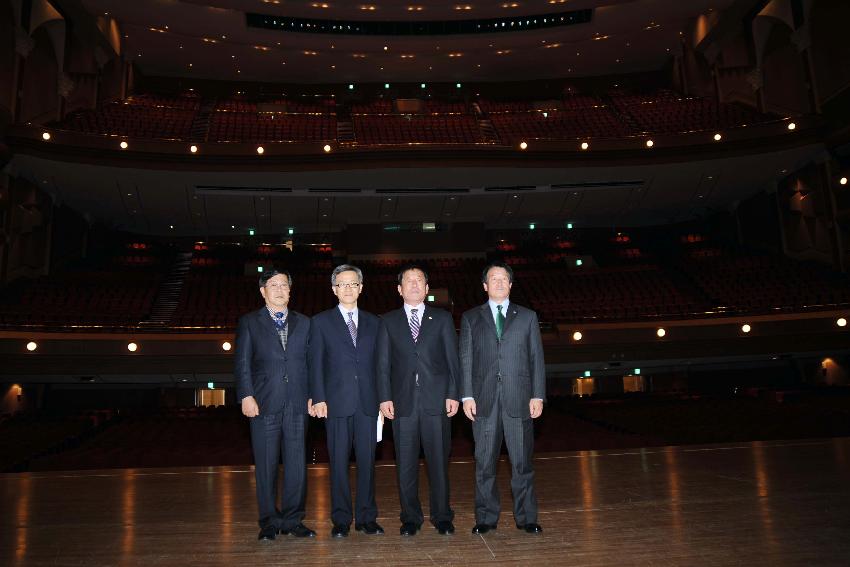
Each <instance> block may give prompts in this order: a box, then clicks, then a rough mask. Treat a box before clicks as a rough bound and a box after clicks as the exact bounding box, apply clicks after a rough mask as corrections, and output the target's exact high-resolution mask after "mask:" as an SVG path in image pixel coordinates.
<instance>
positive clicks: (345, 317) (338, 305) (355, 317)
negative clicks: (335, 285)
mask: <svg viewBox="0 0 850 567" xmlns="http://www.w3.org/2000/svg"><path fill="white" fill-rule="evenodd" d="M337 307H339V312H340V313H342V318H343V319H345V320H346V321H348V314H349V313H353V315H352V318H353V319H354V320H355V321H356V320H357V307H355V308H354V309H352V310H351V311H349V310H348V309H346V308H345V307H343V306H342V303H338V304H337Z"/></svg>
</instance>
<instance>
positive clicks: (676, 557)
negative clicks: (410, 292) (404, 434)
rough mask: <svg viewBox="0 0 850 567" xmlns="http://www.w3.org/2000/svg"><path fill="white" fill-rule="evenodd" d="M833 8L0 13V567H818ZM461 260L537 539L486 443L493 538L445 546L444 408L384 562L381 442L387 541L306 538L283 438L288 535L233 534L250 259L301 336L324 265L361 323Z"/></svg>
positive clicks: (47, 8) (247, 5)
mask: <svg viewBox="0 0 850 567" xmlns="http://www.w3.org/2000/svg"><path fill="white" fill-rule="evenodd" d="M847 22H850V2H846V1H835V0H689V1H681V0H517V1H511V0H508V1H502V0H464V1H460V2H438V1H436V0H409V1H406V2H389V1H386V0H383V1H382V0H364V3H359V2H340V1H339V0H327V1H318V2H314V1H311V0H167V1H166V0H134V1H132V2H126V1H125V2H118V1H109V0H0V167H2V170H0V398H2V401H0V510H2V513H0V564H2V565H10V566H12V565H15V566H29V565H45V564H48V563H49V564H54V565H80V564H84V565H140V564H152V563H160V564H165V565H177V564H187V563H198V564H203V565H207V564H210V565H212V564H226V565H232V564H235V563H237V562H252V563H256V562H264V563H273V564H280V563H297V564H304V565H327V564H330V563H344V564H374V563H382V564H386V565H432V564H439V565H450V564H473V563H476V564H483V563H487V564H491V563H492V564H505V565H516V564H520V563H530V562H536V561H541V560H542V561H545V562H549V563H552V564H553V565H643V564H647V565H648V564H664V565H688V566H693V565H712V566H714V565H737V564H745V565H764V564H769V563H774V564H776V565H846V564H847V563H846V562H847V557H850V543H849V542H850V531H848V526H850V488H849V487H848V483H847V479H848V478H850V439H848V437H850V328H848V326H847V321H848V319H850V276H849V275H848V274H849V273H850V186H848V184H847V178H848V176H850V41H848V39H847V35H846V30H845V27H846V25H847ZM2 38H5V39H2ZM492 262H502V263H504V265H507V266H509V267H510V268H511V269H512V274H513V287H512V288H511V289H510V302H511V303H512V304H513V303H515V304H516V305H520V306H525V307H527V308H529V309H531V310H533V311H534V312H535V313H536V316H537V320H538V322H539V328H540V334H541V337H542V343H543V352H544V356H545V382H546V400H545V404H544V410H543V414H542V415H541V416H540V417H538V418H536V419H534V420H533V424H534V426H533V427H534V460H533V463H534V468H535V470H536V475H537V476H536V485H537V494H538V500H539V509H540V510H539V513H540V524H541V525H542V526H543V529H544V530H545V531H543V533H540V534H536V535H529V534H526V533H525V532H523V531H519V530H515V529H514V528H513V526H512V525H511V524H512V523H513V522H514V519H513V518H514V512H513V510H512V509H511V507H510V506H509V505H508V503H509V502H510V475H511V465H510V461H509V460H508V453H507V451H506V450H505V449H504V448H502V458H501V459H500V461H499V463H498V470H499V477H498V485H499V489H500V493H501V495H502V504H503V508H504V509H503V511H502V515H503V517H502V521H501V523H500V524H499V529H498V530H497V531H492V532H490V533H481V534H479V533H470V529H471V528H472V527H473V525H474V524H477V519H476V516H475V504H474V498H475V492H474V487H475V464H474V456H475V440H474V437H473V428H472V425H471V422H470V421H469V419H467V417H466V416H465V415H464V412H463V410H461V411H459V412H458V414H457V415H455V416H454V417H452V418H451V420H450V424H451V425H450V429H451V443H450V456H451V461H450V464H449V465H448V468H449V478H450V481H451V484H452V490H451V497H452V506H453V508H454V511H455V514H456V515H455V518H454V522H455V524H456V525H457V528H458V529H457V532H456V533H454V534H453V535H451V536H450V537H448V538H446V537H444V536H441V535H438V534H437V532H436V531H434V530H431V529H430V526H428V527H427V529H425V530H424V531H423V533H422V534H420V535H419V536H417V537H415V538H401V539H399V535H398V534H397V533H396V529H395V528H396V525H395V524H396V520H397V517H398V511H399V500H398V480H397V476H396V474H397V473H396V459H395V447H394V442H393V441H394V439H393V430H392V428H391V427H390V425H389V424H386V425H385V426H384V429H383V440H382V441H380V442H378V444H377V448H376V465H375V471H376V472H375V482H376V499H377V505H378V509H379V516H378V518H379V521H380V523H381V524H383V525H384V526H390V527H391V528H389V527H388V530H387V534H384V535H381V536H380V537H372V536H367V535H365V534H363V533H360V532H355V531H354V530H352V533H351V536H350V537H348V538H347V539H346V540H345V541H339V540H336V539H333V538H331V537H329V535H328V532H329V530H330V529H331V499H330V498H331V497H330V491H329V486H330V483H331V478H330V477H331V474H330V470H331V469H330V468H329V464H328V463H329V451H328V439H327V437H329V435H326V429H325V424H324V422H323V420H322V419H320V418H318V417H309V418H308V419H307V422H308V425H307V432H306V434H305V437H306V439H305V443H306V450H307V453H306V454H307V475H306V476H307V497H306V519H305V523H306V524H308V525H310V526H311V527H313V528H315V529H316V530H317V532H318V535H317V536H316V537H315V539H295V538H288V537H286V536H284V535H280V536H278V538H277V539H276V540H275V541H272V542H267V541H257V537H256V527H257V526H256V516H257V502H256V500H255V494H254V493H255V476H254V454H253V452H252V441H251V431H250V430H249V421H248V419H247V418H246V417H245V416H244V415H243V410H242V407H241V406H240V399H239V397H238V392H237V383H238V379H237V378H236V377H235V371H234V365H235V360H234V359H235V356H234V355H235V354H236V353H237V351H238V348H237V346H238V345H237V332H236V331H237V324H238V321H239V320H240V317H242V316H243V315H245V314H247V313H249V312H252V311H256V310H259V309H260V308H262V307H263V305H264V301H263V297H265V295H263V296H261V294H260V293H259V291H258V290H259V288H260V286H259V285H258V280H259V278H261V277H262V276H263V274H264V273H265V274H268V272H269V270H272V269H281V270H287V271H288V272H289V273H290V274H291V276H292V282H291V284H292V285H291V290H290V292H291V295H290V299H289V304H288V308H291V309H292V310H293V311H297V312H298V313H301V314H303V315H306V316H308V317H313V316H314V315H317V314H319V313H321V312H323V311H325V310H329V309H332V308H334V307H335V306H336V305H337V304H338V300H337V297H335V295H334V293H332V291H331V289H332V288H331V287H330V283H331V272H332V271H333V270H334V268H335V267H336V266H339V265H341V264H351V265H355V266H357V267H359V268H360V269H361V270H362V274H363V286H362V294H361V295H360V297H359V303H358V306H359V307H358V308H359V309H362V310H363V311H367V312H371V313H374V314H376V315H382V314H385V313H388V312H390V311H393V310H396V309H398V308H400V307H401V306H402V298H401V297H399V294H400V289H401V286H398V287H397V284H398V283H399V282H400V281H401V280H400V279H399V277H400V276H399V272H400V270H402V269H403V268H404V267H405V266H409V265H411V264H415V265H418V266H420V267H421V268H423V269H424V270H425V271H427V278H428V282H427V283H428V285H429V289H428V292H427V295H426V299H425V305H426V309H431V308H439V309H443V310H446V311H448V312H449V313H450V314H451V318H452V320H453V322H454V325H455V329H456V330H458V331H459V330H461V328H462V321H463V315H464V313H465V312H467V311H469V310H471V309H473V308H476V307H478V306H481V305H483V304H485V303H486V302H487V300H488V295H487V293H486V292H485V291H484V289H483V286H482V270H483V269H484V268H485V266H488V265H490V263H492ZM265 289H266V288H263V290H264V292H265ZM334 290H335V293H341V291H337V289H336V288H334ZM349 291H350V288H349ZM493 309H494V310H493V313H495V308H493ZM500 313H501V311H500ZM278 316H280V314H278ZM317 319H318V318H317ZM340 321H342V319H341V320H340ZM446 321H448V317H447V319H446ZM425 324H427V322H426V323H425ZM446 324H447V325H448V323H446ZM417 325H418V320H417ZM424 328H425V327H424V325H423V329H424ZM272 330H273V329H272ZM423 332H424V331H423ZM501 332H502V331H501V328H500V330H499V331H498V333H499V341H501V339H502V337H501ZM417 333H418V327H417ZM281 336H283V335H281ZM494 336H495V335H494ZM276 340H277V339H276V338H275V341H276ZM281 340H284V339H283V338H282V339H281ZM413 340H414V342H415V341H416V340H417V339H416V338H415V337H414V339H413ZM494 340H495V339H494ZM354 341H355V343H356V339H354ZM285 344H286V343H285V340H284V345H285ZM284 348H286V347H285V346H284ZM355 348H356V347H355ZM416 376H417V378H416V379H417V385H418V376H419V375H418V374H417V375H416ZM499 379H500V380H501V374H500V376H499ZM441 399H442V398H441ZM380 401H383V400H380ZM248 415H250V414H248ZM421 468H422V474H421V476H422V486H421V487H420V490H421V491H422V494H423V501H425V502H426V503H427V502H428V498H427V494H428V488H429V482H428V477H427V475H426V474H425V470H426V469H425V466H424V465H423V466H422V467H421ZM355 476H356V474H355V472H354V467H352V478H355ZM426 508H427V507H426ZM358 521H359V520H358ZM517 521H519V520H517ZM261 527H262V526H261ZM195 543H198V545H194V544H195Z"/></svg>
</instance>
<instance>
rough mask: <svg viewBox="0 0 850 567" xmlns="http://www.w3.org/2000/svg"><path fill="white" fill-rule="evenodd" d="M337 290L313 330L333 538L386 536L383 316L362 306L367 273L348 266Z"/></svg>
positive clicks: (337, 273) (313, 376) (314, 387)
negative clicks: (382, 513) (381, 461)
mask: <svg viewBox="0 0 850 567" xmlns="http://www.w3.org/2000/svg"><path fill="white" fill-rule="evenodd" d="M331 291H333V293H334V295H336V297H337V299H339V305H337V306H336V307H334V308H332V309H328V310H327V311H323V312H322V313H319V314H318V315H316V316H315V317H313V321H312V326H311V329H310V356H309V359H310V393H311V394H312V398H313V402H314V404H313V410H314V413H315V415H316V417H321V418H327V421H326V424H325V429H326V431H327V436H328V457H329V459H330V473H331V521H332V522H333V529H332V530H331V535H332V536H333V537H346V536H348V532H349V529H350V526H351V520H352V516H354V517H355V519H356V521H355V524H354V527H355V529H356V530H357V531H360V532H363V533H365V534H369V535H373V534H382V533H384V529H383V528H382V527H381V526H380V525H378V523H377V521H376V520H377V518H378V506H377V504H376V503H375V445H376V443H377V429H376V428H377V423H378V395H377V390H376V387H375V346H376V341H377V338H378V325H379V321H378V317H376V316H375V315H372V314H371V313H367V312H366V311H363V310H362V309H358V308H357V298H358V297H359V296H360V294H361V293H362V291H363V273H362V272H361V271H360V269H359V268H357V267H356V266H350V265H347V264H343V265H341V266H337V267H336V268H335V269H334V271H333V273H332V274H331ZM352 446H353V448H354V456H355V459H356V461H357V502H356V510H354V511H352V506H351V488H350V485H349V481H348V468H349V465H348V460H349V457H350V455H351V449H352Z"/></svg>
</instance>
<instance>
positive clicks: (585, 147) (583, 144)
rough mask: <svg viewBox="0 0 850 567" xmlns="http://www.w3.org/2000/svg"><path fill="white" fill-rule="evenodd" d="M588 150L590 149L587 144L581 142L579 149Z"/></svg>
mask: <svg viewBox="0 0 850 567" xmlns="http://www.w3.org/2000/svg"><path fill="white" fill-rule="evenodd" d="M588 148H590V144H588V143H587V142H582V143H581V149H583V150H586V149H588Z"/></svg>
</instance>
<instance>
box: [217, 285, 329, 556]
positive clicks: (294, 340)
mask: <svg viewBox="0 0 850 567" xmlns="http://www.w3.org/2000/svg"><path fill="white" fill-rule="evenodd" d="M291 287H292V277H291V276H290V275H289V273H287V272H284V271H280V270H275V269H272V270H267V271H265V272H263V274H262V275H261V276H260V294H261V295H262V296H263V299H264V300H265V302H266V304H265V305H264V306H263V307H261V308H260V309H258V310H257V311H253V312H251V313H248V314H247V315H244V316H243V317H241V318H240V319H239V326H238V328H237V330H236V351H235V355H234V358H235V378H236V395H237V398H238V399H239V401H240V403H241V405H242V413H243V414H245V415H246V416H247V417H248V418H249V419H250V420H251V421H250V425H251V446H252V447H253V450H254V476H255V478H256V484H257V508H258V511H259V516H260V520H259V523H260V535H259V539H261V540H272V539H274V538H275V535H276V534H278V533H283V534H292V535H294V536H296V537H314V536H315V535H316V532H314V531H313V530H311V529H309V528H307V527H306V526H305V525H304V524H303V523H302V520H303V519H304V501H305V499H306V495H307V464H306V455H305V453H306V448H305V441H304V436H305V432H306V430H307V414H308V413H311V412H312V408H311V406H310V400H309V399H308V395H307V392H308V389H309V378H308V374H307V344H308V343H307V341H308V337H309V336H310V319H309V318H308V317H305V316H304V315H301V314H300V313H296V312H295V311H292V310H290V309H288V307H287V306H288V304H289V292H290V289H291ZM281 454H282V455H283V464H284V475H283V494H282V495H281V499H280V510H278V509H277V508H276V507H275V493H276V492H277V478H278V474H277V473H278V463H279V462H280V459H281Z"/></svg>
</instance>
